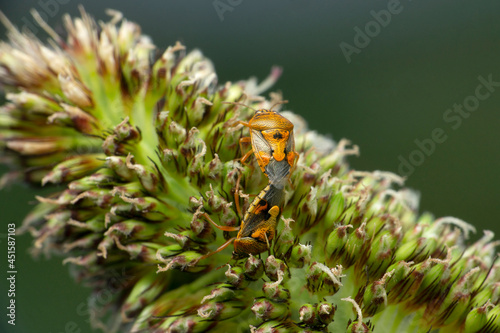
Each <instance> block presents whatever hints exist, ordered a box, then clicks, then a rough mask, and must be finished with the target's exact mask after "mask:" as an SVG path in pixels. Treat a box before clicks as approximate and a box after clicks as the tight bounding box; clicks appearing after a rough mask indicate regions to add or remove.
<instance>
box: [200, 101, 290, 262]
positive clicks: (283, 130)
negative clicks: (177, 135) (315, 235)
mask: <svg viewBox="0 0 500 333" xmlns="http://www.w3.org/2000/svg"><path fill="white" fill-rule="evenodd" d="M282 103H286V101H285V102H282ZM229 104H239V103H229ZM279 104H281V103H279ZM273 107H274V106H273ZM239 124H242V125H243V126H246V127H248V128H249V129H250V137H244V138H241V139H240V148H241V145H242V143H248V142H250V143H251V144H252V150H250V151H249V152H247V153H246V154H245V155H244V156H243V157H242V158H241V162H242V163H244V162H245V160H246V159H247V158H248V157H249V156H250V155H251V154H252V152H253V153H254V154H255V156H256V158H257V161H258V163H259V166H260V168H261V170H262V172H264V174H265V175H266V176H267V177H268V179H269V184H268V185H267V186H266V187H265V188H264V189H263V190H262V191H261V192H260V193H259V194H258V195H257V197H256V198H255V199H254V200H253V201H252V203H251V204H250V207H248V209H247V211H246V213H245V215H244V216H243V220H242V221H241V225H240V226H239V227H229V226H219V225H218V224H217V223H215V222H214V221H213V220H212V219H211V218H210V217H209V216H208V214H206V213H204V214H203V216H204V217H205V218H206V219H207V220H208V221H209V222H210V223H212V224H213V225H214V226H215V227H216V228H218V229H220V230H223V231H238V234H237V235H236V236H235V237H233V238H231V239H229V240H227V241H226V242H225V243H224V244H222V245H221V246H220V247H219V248H218V249H217V250H215V251H213V252H211V253H208V254H206V255H204V256H202V257H200V258H199V259H198V260H201V259H204V258H207V257H209V256H211V255H213V254H215V253H217V252H219V251H222V250H223V249H225V248H226V247H227V246H228V245H229V244H231V243H233V242H234V252H233V258H234V259H239V258H242V257H246V256H248V255H249V254H259V253H262V252H264V251H266V250H268V249H269V248H270V246H271V241H272V240H273V239H274V237H275V234H276V227H277V224H278V221H279V217H280V216H281V213H282V210H283V204H284V201H285V191H284V188H285V185H286V183H287V181H288V179H289V176H290V172H291V170H292V169H293V167H294V166H295V163H296V162H297V158H298V157H299V154H298V153H297V152H295V140H294V137H293V124H292V123H291V122H290V121H289V120H288V119H286V118H285V117H283V116H282V115H280V114H279V113H277V112H275V111H272V107H271V109H270V110H266V109H260V110H256V111H255V115H254V116H253V117H252V119H250V121H249V122H248V123H246V122H242V121H240V122H239ZM240 177H241V175H240ZM239 182H240V178H238V181H237V185H236V191H235V203H236V209H237V211H238V214H239V215H240V216H241V210H240V205H239V194H238V193H239V190H238V188H239Z"/></svg>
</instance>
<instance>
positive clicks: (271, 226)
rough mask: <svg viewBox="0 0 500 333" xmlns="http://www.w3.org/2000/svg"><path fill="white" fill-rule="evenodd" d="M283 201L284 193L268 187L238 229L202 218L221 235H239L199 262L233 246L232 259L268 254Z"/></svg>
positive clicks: (258, 197)
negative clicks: (228, 232)
mask: <svg viewBox="0 0 500 333" xmlns="http://www.w3.org/2000/svg"><path fill="white" fill-rule="evenodd" d="M283 201H284V191H283V189H280V188H278V187H276V186H274V185H272V184H269V185H267V186H266V187H265V188H264V189H263V190H262V191H261V192H260V193H259V195H257V197H256V198H255V199H254V200H253V201H252V203H251V204H250V207H249V208H248V210H247V211H246V213H245V216H244V217H243V220H242V221H241V225H240V226H239V227H229V226H219V225H218V224H217V223H215V222H214V221H213V220H212V219H211V218H210V217H209V216H208V214H206V213H205V214H203V216H204V217H205V218H206V219H207V220H208V221H209V222H210V223H212V224H213V225H214V226H215V227H216V228H218V229H220V230H223V231H238V234H237V235H236V236H235V237H232V238H231V239H229V240H227V241H226V242H225V243H224V244H222V245H221V246H220V247H219V248H218V249H217V250H215V251H213V252H211V253H209V254H207V255H205V256H202V257H201V258H200V259H199V260H201V259H204V258H206V257H209V256H211V255H213V254H215V253H217V252H220V251H222V250H223V249H225V248H226V247H227V246H228V245H229V244H231V243H233V242H234V252H233V258H234V259H239V258H243V257H246V256H248V255H249V254H259V253H262V252H264V251H266V250H268V249H269V248H270V244H271V241H272V240H273V238H274V236H275V234H276V226H277V224H278V221H279V217H280V216H281V208H280V207H282V206H283Z"/></svg>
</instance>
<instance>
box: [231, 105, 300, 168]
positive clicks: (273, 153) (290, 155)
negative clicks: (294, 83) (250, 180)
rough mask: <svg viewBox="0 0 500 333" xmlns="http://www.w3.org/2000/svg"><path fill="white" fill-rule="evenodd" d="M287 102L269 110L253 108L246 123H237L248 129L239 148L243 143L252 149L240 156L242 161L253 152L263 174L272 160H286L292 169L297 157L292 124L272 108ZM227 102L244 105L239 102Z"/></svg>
mask: <svg viewBox="0 0 500 333" xmlns="http://www.w3.org/2000/svg"><path fill="white" fill-rule="evenodd" d="M287 102H288V101H283V102H280V103H277V104H275V105H273V106H272V107H271V109H269V110H267V109H259V110H255V114H254V116H253V117H252V119H250V120H249V121H248V123H247V122H244V121H238V124H241V125H243V126H245V127H248V128H249V129H250V136H249V137H243V138H241V139H240V149H242V151H243V148H242V144H243V143H251V144H252V149H251V150H250V151H248V152H247V153H246V154H245V155H244V156H243V157H242V158H241V162H242V163H244V162H245V161H246V160H247V159H248V157H250V155H251V154H252V153H254V155H255V157H256V158H257V162H258V163H259V167H260V169H261V170H262V172H264V173H265V174H267V173H266V166H267V165H268V164H269V163H270V162H271V161H272V160H275V161H277V162H280V161H283V160H286V161H287V162H288V164H289V165H290V168H292V169H293V167H294V166H295V163H296V162H297V159H298V158H299V154H298V153H297V152H296V151H295V139H294V136H293V124H292V122H291V121H290V120H288V119H286V118H285V117H283V116H282V115H280V114H279V113H278V112H276V111H273V110H272V109H273V107H275V106H276V105H278V104H283V103H287ZM227 103H228V104H236V105H242V106H246V105H244V104H241V103H231V102H227ZM246 107H248V106H246Z"/></svg>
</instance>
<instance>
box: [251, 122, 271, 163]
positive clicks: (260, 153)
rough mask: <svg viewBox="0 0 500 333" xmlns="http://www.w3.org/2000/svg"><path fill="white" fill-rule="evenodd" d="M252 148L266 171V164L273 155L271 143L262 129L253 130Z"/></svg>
mask: <svg viewBox="0 0 500 333" xmlns="http://www.w3.org/2000/svg"><path fill="white" fill-rule="evenodd" d="M251 133H252V135H251V137H252V148H253V151H254V153H255V157H256V158H257V162H258V163H259V166H260V168H261V169H262V171H264V168H265V166H266V165H267V163H269V160H270V159H271V156H272V149H271V146H270V145H269V143H268V142H267V141H266V140H265V139H264V137H263V136H262V133H261V132H260V131H256V130H252V132H251Z"/></svg>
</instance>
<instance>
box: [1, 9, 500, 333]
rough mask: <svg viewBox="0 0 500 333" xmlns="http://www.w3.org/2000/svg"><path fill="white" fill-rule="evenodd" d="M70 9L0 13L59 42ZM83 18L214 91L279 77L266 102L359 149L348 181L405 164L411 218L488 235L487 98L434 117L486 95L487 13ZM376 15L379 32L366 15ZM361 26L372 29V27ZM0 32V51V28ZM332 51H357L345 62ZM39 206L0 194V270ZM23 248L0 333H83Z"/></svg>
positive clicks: (23, 193) (491, 174) (62, 273)
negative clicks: (208, 74) (170, 56)
mask: <svg viewBox="0 0 500 333" xmlns="http://www.w3.org/2000/svg"><path fill="white" fill-rule="evenodd" d="M78 5H79V3H78V2H77V1H74V0H41V1H40V0H28V1H26V0H24V1H17V2H14V1H5V0H2V1H0V9H1V10H2V11H3V12H4V13H5V14H6V15H7V16H8V17H9V18H10V19H11V20H12V21H13V23H14V24H16V25H17V26H19V27H21V26H23V25H24V26H27V27H30V26H32V25H33V26H34V23H33V22H34V21H33V19H32V17H31V15H30V14H29V9H30V8H35V9H37V10H38V11H39V12H40V13H41V14H42V16H44V17H46V18H47V19H48V22H49V23H50V25H51V26H53V27H58V29H59V28H61V27H62V24H61V22H62V19H61V18H62V15H63V14H64V13H70V14H71V15H78ZM84 5H85V8H86V10H87V11H88V12H90V13H91V14H92V15H93V16H94V17H95V18H97V19H102V20H107V16H106V15H105V13H104V9H106V8H114V9H118V10H120V11H122V12H123V13H124V15H125V17H127V18H128V19H129V20H131V21H135V22H137V23H139V24H140V25H141V26H142V29H143V33H145V34H148V35H149V36H151V37H152V39H153V41H154V42H155V44H156V45H157V46H159V47H160V48H165V47H166V46H168V45H173V44H174V43H175V41H177V40H180V41H181V42H182V43H183V44H184V45H186V46H187V47H188V49H193V48H199V49H201V50H202V51H203V52H204V54H205V55H206V56H208V57H209V58H211V59H212V61H213V62H214V64H215V67H216V70H217V73H218V75H219V82H221V83H224V82H226V81H228V80H230V81H235V80H239V79H245V78H248V77H250V76H257V77H258V78H259V79H260V80H262V79H264V78H265V77H266V76H267V74H268V73H269V70H270V68H271V66H272V65H280V66H282V67H283V68H284V74H283V76H282V77H281V79H280V80H279V82H278V84H277V85H276V86H275V87H274V89H273V90H278V89H279V90H281V91H282V92H283V94H284V98H286V99H288V100H289V101H290V103H289V104H288V106H287V107H286V108H288V109H290V110H293V111H294V112H296V113H298V114H300V115H302V116H303V117H305V118H306V119H307V121H308V122H309V125H310V128H312V129H315V130H317V131H318V132H320V133H323V134H327V135H330V136H331V137H332V138H334V139H336V140H338V139H341V138H348V139H350V140H352V142H353V143H355V144H357V145H359V146H360V149H361V156H360V157H359V158H355V157H353V158H351V159H350V162H351V164H352V166H353V167H354V168H356V169H359V170H388V171H392V172H398V168H400V163H401V162H400V159H401V158H403V159H406V160H408V161H410V160H411V161H413V162H414V164H419V165H418V166H415V167H414V170H413V172H412V173H411V174H410V175H409V177H408V180H407V183H406V184H407V186H409V187H411V188H414V189H417V190H418V191H420V193H421V195H422V196H421V211H431V212H433V213H434V214H435V215H436V216H448V215H452V216H455V217H459V218H461V219H463V220H465V221H467V222H470V223H472V224H474V225H475V226H476V227H477V229H478V232H477V234H476V236H475V237H476V238H477V237H479V236H481V235H482V229H490V230H494V231H496V233H497V234H499V231H500V228H499V226H498V218H497V210H498V209H497V207H498V203H497V199H498V198H499V197H500V196H499V194H500V189H499V188H500V175H499V173H498V169H499V166H500V155H499V149H500V148H499V147H500V146H499V145H498V142H500V131H499V130H498V128H499V126H500V121H499V120H500V117H499V111H500V110H499V108H500V87H497V88H494V89H498V91H497V90H495V91H493V92H491V94H490V96H489V97H488V98H486V99H485V100H484V101H480V103H479V106H478V107H477V109H476V110H475V111H474V112H471V113H470V115H468V116H467V118H463V119H462V120H463V121H462V122H461V123H460V126H457V124H458V123H455V120H454V121H453V122H450V121H446V120H445V119H444V118H443V116H444V115H445V113H446V112H447V109H449V108H452V107H453V105H454V104H455V103H456V104H462V103H463V102H464V100H466V99H467V101H469V102H470V101H473V99H470V98H468V96H471V95H474V94H475V90H476V88H477V87H478V85H479V84H480V81H479V80H478V77H479V76H482V77H484V78H488V76H489V75H491V76H492V80H493V81H495V82H500V64H499V59H500V20H499V18H498V15H499V13H500V2H499V1H498V0H484V1H451V0H443V1H439V2H437V1H432V0H420V1H411V0H402V1H401V2H400V3H399V5H397V2H396V1H394V0H392V1H363V2H362V1H323V2H320V1H310V2H306V1H248V0H246V1H245V0H231V1H229V0H220V1H219V0H217V1H189V2H187V1H186V2H181V1H154V2H153V1H148V2H139V1H129V0H127V1H123V0H120V1H118V0H115V1H106V2H104V1H103V2H100V3H99V4H97V2H95V1H94V2H92V3H86V4H84ZM388 7H389V9H391V10H392V11H393V14H391V17H390V22H388V21H389V18H388V16H387V15H385V16H384V15H383V14H382V13H381V12H380V11H382V10H387V9H388ZM372 11H374V12H372ZM373 13H375V16H377V15H378V16H379V19H380V18H382V19H384V20H385V21H384V22H383V23H384V24H383V25H385V26H382V25H381V24H379V23H375V22H376V21H375V18H374V14H373ZM376 13H379V14H376ZM356 27H357V28H356ZM377 27H378V29H377ZM358 28H359V29H360V30H362V31H364V30H365V28H368V29H369V30H368V33H369V34H370V35H371V36H372V37H370V40H369V41H368V40H366V38H365V40H362V37H359V36H358V37H356V34H357V32H356V31H357V29H358ZM35 29H38V30H39V31H38V32H37V35H38V36H40V37H41V38H43V39H45V38H46V36H45V35H44V34H43V33H41V31H40V30H41V29H39V28H38V27H36V26H35ZM355 29H356V30H355ZM370 29H371V30H370ZM358 31H359V30H358ZM1 32H2V35H1V36H2V37H1V38H2V40H4V39H5V29H4V28H2V31H1ZM356 38H357V39H356ZM360 38H361V39H360ZM342 43H344V44H342ZM360 43H361V44H360ZM341 44H342V45H344V46H345V45H347V44H349V45H351V47H356V45H358V47H357V50H356V52H354V53H352V54H350V56H349V57H346V55H345V54H344V52H343V51H342V49H341V46H340V45H341ZM345 47H347V46H345ZM351 50H353V49H351ZM347 58H349V62H348V61H347ZM481 89H484V88H481ZM492 89H493V88H492ZM482 92H483V93H484V92H486V90H482ZM452 125H455V127H456V129H454V128H453V127H452ZM436 128H441V129H442V131H443V132H444V135H446V141H444V142H443V143H437V144H435V148H434V151H433V152H432V153H431V154H428V155H429V156H427V155H424V153H423V152H422V149H421V148H419V147H418V146H417V144H416V143H415V140H420V142H427V144H429V143H428V139H430V138H431V137H432V132H433V131H434V130H435V129H436ZM428 148H429V146H428ZM419 151H420V152H419ZM0 170H1V172H2V173H3V172H4V171H5V170H6V168H2V169H0ZM42 193H43V192H41V191H40V190H33V189H30V188H28V187H26V186H23V185H16V186H12V187H10V188H7V189H4V190H3V191H2V192H0V216H1V220H2V223H1V225H2V228H4V230H0V261H1V262H2V263H1V264H0V267H2V268H3V267H6V246H7V245H6V240H5V238H3V237H4V235H5V233H6V232H7V228H6V225H7V223H16V224H18V225H19V224H20V223H21V221H22V219H23V217H24V216H25V214H26V213H27V212H28V211H29V210H30V209H31V207H32V204H33V202H34V195H35V194H42ZM30 244H31V237H30V236H29V235H24V236H20V237H18V242H17V267H18V274H17V290H16V300H17V303H16V304H17V321H16V323H17V324H16V327H15V328H13V327H11V326H10V325H7V323H6V322H7V319H6V316H5V306H6V302H7V295H6V293H7V289H8V288H7V284H6V279H5V277H4V278H2V279H0V280H1V284H0V295H1V296H0V300H1V305H0V308H2V309H4V310H2V311H0V313H1V314H2V315H1V317H0V331H2V332H41V333H62V332H72V333H77V332H91V328H90V325H89V324H88V321H87V319H88V318H87V316H86V315H85V302H86V300H87V296H88V293H89V291H88V290H87V289H85V288H84V287H83V286H80V285H76V283H75V282H73V280H72V279H71V277H70V276H69V274H68V267H64V266H62V264H61V259H60V258H52V259H51V260H46V259H45V258H40V259H39V260H33V259H32V258H31V257H30V256H29V253H28V247H29V246H30ZM4 275H6V273H2V276H4ZM82 304H83V305H82Z"/></svg>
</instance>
